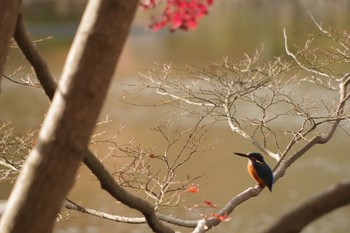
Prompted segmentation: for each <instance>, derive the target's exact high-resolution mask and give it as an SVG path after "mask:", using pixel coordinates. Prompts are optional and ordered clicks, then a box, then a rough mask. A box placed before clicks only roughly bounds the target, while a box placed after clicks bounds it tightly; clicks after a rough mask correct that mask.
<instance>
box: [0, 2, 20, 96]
mask: <svg viewBox="0 0 350 233" xmlns="http://www.w3.org/2000/svg"><path fill="white" fill-rule="evenodd" d="M20 10H21V1H20V0H12V1H8V0H0V35H1V36H0V84H1V77H2V75H1V74H2V72H3V67H4V65H5V62H6V57H7V53H8V50H9V47H10V41H11V38H12V35H13V32H14V30H15V27H16V21H17V17H18V14H19V13H20ZM0 92H1V85H0Z"/></svg>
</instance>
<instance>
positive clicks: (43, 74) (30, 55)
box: [14, 15, 57, 100]
mask: <svg viewBox="0 0 350 233" xmlns="http://www.w3.org/2000/svg"><path fill="white" fill-rule="evenodd" d="M14 37H15V40H16V42H17V44H18V46H19V48H20V49H21V51H22V52H23V54H24V56H25V57H26V59H27V60H28V61H29V62H30V64H31V65H32V66H33V68H34V70H35V73H36V75H37V78H38V79H39V82H40V84H41V85H42V86H43V88H44V91H45V93H46V95H47V96H48V97H49V99H50V100H52V99H53V95H54V93H55V90H56V88H57V83H56V81H55V80H54V78H53V77H52V75H51V73H50V71H49V68H48V66H47V64H46V62H45V60H44V58H43V57H42V56H41V55H40V53H39V51H38V49H37V48H36V47H35V46H34V44H33V43H32V41H31V39H30V38H29V36H28V34H27V32H26V30H25V27H24V22H23V16H22V15H20V16H19V17H18V20H17V26H16V30H15V35H14Z"/></svg>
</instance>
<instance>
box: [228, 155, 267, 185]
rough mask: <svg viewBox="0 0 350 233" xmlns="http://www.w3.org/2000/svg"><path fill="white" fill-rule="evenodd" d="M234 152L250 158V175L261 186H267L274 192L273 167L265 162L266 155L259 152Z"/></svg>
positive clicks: (248, 167)
mask: <svg viewBox="0 0 350 233" xmlns="http://www.w3.org/2000/svg"><path fill="white" fill-rule="evenodd" d="M234 154H236V155H239V156H242V157H246V158H248V160H249V161H248V165H247V170H248V172H249V174H250V176H251V177H253V179H254V180H255V181H256V182H258V184H259V185H260V186H262V187H265V186H267V188H268V189H269V190H270V192H272V184H273V174H272V171H271V168H270V167H269V165H267V163H266V162H265V160H264V157H263V156H262V155H261V154H260V153H257V152H253V153H249V154H242V153H236V152H234Z"/></svg>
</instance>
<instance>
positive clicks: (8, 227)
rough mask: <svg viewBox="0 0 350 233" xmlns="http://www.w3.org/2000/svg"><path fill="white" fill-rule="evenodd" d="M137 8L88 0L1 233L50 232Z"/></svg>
mask: <svg viewBox="0 0 350 233" xmlns="http://www.w3.org/2000/svg"><path fill="white" fill-rule="evenodd" d="M132 3H133V4H132ZM136 5H137V1H136V0H135V1H132V2H131V1H128V2H127V3H126V2H125V1H117V0H115V1H111V0H101V1H97V0H96V1H90V2H89V4H88V7H87V9H86V11H85V14H84V17H83V19H82V22H81V24H80V27H79V29H78V33H77V36H76V38H75V40H74V42H73V45H72V49H71V50H70V53H69V55H68V59H67V62H66V65H65V68H64V71H63V75H62V78H61V80H60V84H59V87H58V89H57V94H56V95H55V98H54V99H53V103H52V105H51V107H50V110H49V112H48V115H47V117H46V119H45V121H44V123H43V127H42V130H41V132H40V135H39V142H38V144H37V145H36V146H35V148H34V149H33V150H32V152H31V153H30V155H29V157H28V159H27V160H26V162H25V165H24V166H23V169H22V172H21V174H20V176H19V177H18V180H17V182H16V184H15V187H14V189H13V191H12V193H11V195H10V198H9V200H8V203H7V208H6V210H5V213H4V215H3V216H2V218H1V220H0V229H1V231H2V232H4V233H7V232H13V233H16V232H28V233H31V232H33V233H34V232H51V231H52V226H53V222H54V220H55V218H56V215H57V213H58V211H59V209H60V207H61V205H62V202H63V199H64V197H65V196H66V194H67V193H68V191H69V189H70V188H71V186H72V185H73V182H74V178H75V173H76V171H77V169H78V167H79V164H80V162H81V160H82V158H83V155H84V153H83V152H84V150H85V148H86V146H87V143H88V140H89V137H90V135H91V133H92V130H93V128H94V126H95V124H96V121H97V118H98V114H99V112H100V110H101V108H102V104H103V101H104V99H105V96H106V93H107V90H108V87H109V84H110V81H111V78H112V75H113V72H114V68H115V64H116V62H117V60H118V58H119V56H120V53H121V50H122V47H123V46H124V42H125V39H126V36H127V35H128V31H129V28H130V23H131V21H132V19H133V15H134V12H135V9H136ZM43 223H45V224H43ZM159 232H160V231H159Z"/></svg>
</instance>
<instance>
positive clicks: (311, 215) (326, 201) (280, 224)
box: [263, 181, 350, 233]
mask: <svg viewBox="0 0 350 233" xmlns="http://www.w3.org/2000/svg"><path fill="white" fill-rule="evenodd" d="M348 204H350V181H346V182H342V183H339V184H336V185H333V186H331V187H329V188H327V189H326V190H322V191H321V192H319V193H317V194H316V195H314V196H312V197H311V198H309V199H307V200H305V201H304V202H302V203H300V204H299V205H297V206H295V207H294V208H293V209H291V210H290V211H288V212H287V213H285V214H283V215H282V216H281V217H280V218H279V219H278V220H277V221H276V222H275V223H274V224H273V225H271V226H270V227H269V228H268V229H266V230H265V231H263V232H264V233H297V232H300V231H301V230H302V229H303V228H304V227H305V226H306V225H307V224H309V223H311V222H312V221H314V220H315V219H317V218H319V217H321V216H322V215H324V214H327V213H329V212H331V211H332V210H335V209H337V208H339V207H341V206H344V205H348Z"/></svg>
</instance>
